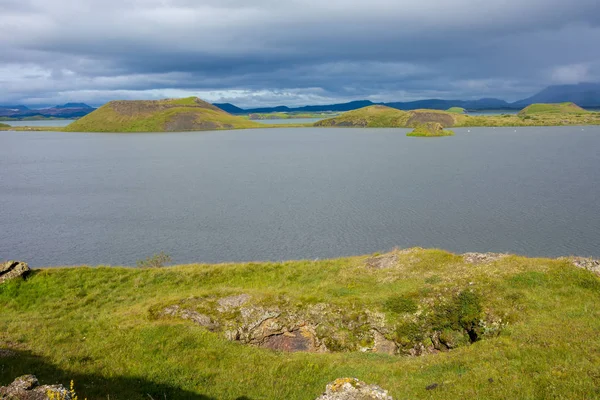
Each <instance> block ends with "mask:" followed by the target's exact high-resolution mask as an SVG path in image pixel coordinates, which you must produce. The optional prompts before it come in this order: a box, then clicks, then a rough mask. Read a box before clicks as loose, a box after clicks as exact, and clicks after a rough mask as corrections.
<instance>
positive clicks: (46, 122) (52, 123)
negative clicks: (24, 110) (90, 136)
mask: <svg viewBox="0 0 600 400" xmlns="http://www.w3.org/2000/svg"><path fill="white" fill-rule="evenodd" d="M73 121H75V120H74V119H48V120H37V121H0V122H2V123H3V124H7V125H10V126H67V125H69V124H70V123H71V122H73Z"/></svg>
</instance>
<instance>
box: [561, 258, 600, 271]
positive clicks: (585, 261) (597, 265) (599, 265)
mask: <svg viewBox="0 0 600 400" xmlns="http://www.w3.org/2000/svg"><path fill="white" fill-rule="evenodd" d="M567 260H569V261H570V262H571V263H573V265H574V266H576V267H577V268H582V269H586V270H588V271H592V272H594V273H596V274H600V260H596V259H594V258H588V257H568V258H567Z"/></svg>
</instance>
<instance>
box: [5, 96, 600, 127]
mask: <svg viewBox="0 0 600 400" xmlns="http://www.w3.org/2000/svg"><path fill="white" fill-rule="evenodd" d="M461 110H462V109H459V108H456V107H453V108H451V109H449V110H448V111H440V110H429V109H421V110H412V111H402V110H398V109H395V108H390V107H386V106H379V105H375V106H368V107H364V108H360V109H357V110H353V111H348V112H345V113H342V114H340V115H337V116H334V117H332V118H328V119H324V120H321V121H318V122H316V123H313V124H310V123H307V124H281V125H272V124H261V123H259V122H255V121H252V120H249V119H248V117H241V116H234V115H231V114H228V113H226V112H225V111H223V110H221V109H219V108H217V107H215V106H213V105H211V104H209V103H206V102H204V101H202V100H200V99H198V98H185V99H167V100H154V101H114V102H110V103H108V104H106V105H104V106H102V107H100V108H99V109H97V110H96V111H94V112H92V113H90V114H88V115H86V116H85V117H82V118H80V119H79V120H77V121H75V122H73V123H72V124H70V125H68V126H66V127H30V126H22V127H6V126H0V130H15V131H46V130H48V131H66V132H115V133H120V132H166V131H169V132H186V131H210V130H230V129H256V128H261V129H263V128H299V127H320V128H331V127H340V128H416V127H418V126H421V125H423V124H432V123H439V124H441V125H442V127H443V128H474V127H528V126H595V125H600V112H593V111H586V110H584V109H582V108H580V107H578V106H577V105H575V104H573V103H556V104H532V105H530V106H528V107H526V108H524V109H523V110H521V111H520V112H519V113H518V114H516V115H513V114H504V115H478V116H471V115H468V114H464V113H462V112H461Z"/></svg>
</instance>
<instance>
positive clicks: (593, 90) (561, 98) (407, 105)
mask: <svg viewBox="0 0 600 400" xmlns="http://www.w3.org/2000/svg"><path fill="white" fill-rule="evenodd" d="M567 101H571V102H573V103H575V104H577V105H579V106H581V107H586V108H593V107H600V83H579V84H576V85H555V86H549V87H547V88H546V89H544V90H542V91H541V92H539V93H537V94H535V95H533V96H531V97H528V98H526V99H523V100H519V101H515V102H514V103H508V102H506V101H504V100H500V99H493V98H488V99H479V100H442V99H427V100H418V101H409V102H389V103H373V102H372V101H370V100H357V101H351V102H349V103H341V104H327V105H316V106H311V105H308V106H303V107H286V106H278V107H260V108H250V109H243V108H240V107H237V106H235V105H233V104H231V103H215V104H214V105H215V106H217V107H219V108H220V109H222V110H224V111H227V112H228V113H230V114H250V113H271V112H324V111H334V112H344V111H351V110H356V109H359V108H363V107H367V106H371V105H375V104H381V105H385V106H388V107H393V108H397V109H399V110H416V109H419V108H429V109H434V110H446V109H448V108H450V107H462V108H465V109H466V110H471V111H477V110H520V109H522V108H524V107H526V106H528V105H530V104H533V103H561V102H567ZM94 110H95V108H94V107H90V106H88V105H87V104H84V103H67V104H63V105H57V106H54V107H49V108H41V109H30V108H28V107H26V106H24V105H15V106H12V105H10V106H0V119H2V118H18V119H22V118H50V117H53V118H79V117H83V116H85V115H87V114H89V113H91V112H92V111H94Z"/></svg>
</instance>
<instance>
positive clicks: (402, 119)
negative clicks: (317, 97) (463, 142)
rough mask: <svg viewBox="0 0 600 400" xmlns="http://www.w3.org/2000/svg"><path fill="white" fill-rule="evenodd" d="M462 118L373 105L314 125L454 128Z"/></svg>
mask: <svg viewBox="0 0 600 400" xmlns="http://www.w3.org/2000/svg"><path fill="white" fill-rule="evenodd" d="M462 117H463V116H461V115H459V114H456V113H449V112H446V111H439V110H412V111H402V110H398V109H395V108H391V107H387V106H382V105H375V106H368V107H364V108H359V109H358V110H353V111H348V112H345V113H343V114H342V115H340V116H338V117H335V118H329V119H324V120H322V121H318V122H317V123H315V126H322V127H360V128H413V127H416V126H418V125H420V124H424V123H427V122H437V123H440V124H442V125H443V126H444V127H447V126H454V125H455V124H456V123H457V121H459V120H460V119H461V118H462Z"/></svg>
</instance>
